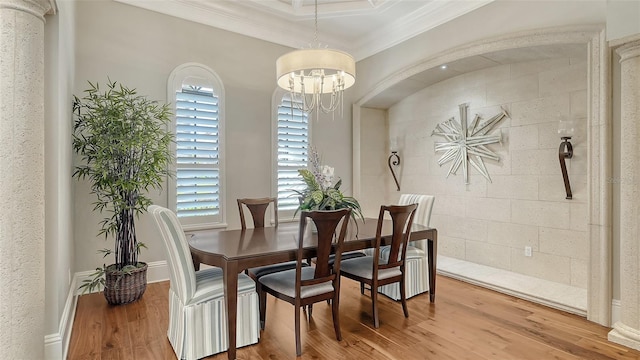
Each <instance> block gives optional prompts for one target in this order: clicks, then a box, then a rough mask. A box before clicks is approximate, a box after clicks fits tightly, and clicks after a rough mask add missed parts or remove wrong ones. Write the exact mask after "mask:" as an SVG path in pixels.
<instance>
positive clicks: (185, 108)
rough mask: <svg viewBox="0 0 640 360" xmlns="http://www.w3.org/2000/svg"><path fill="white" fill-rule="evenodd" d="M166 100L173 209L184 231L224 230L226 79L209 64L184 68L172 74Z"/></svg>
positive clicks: (188, 65)
mask: <svg viewBox="0 0 640 360" xmlns="http://www.w3.org/2000/svg"><path fill="white" fill-rule="evenodd" d="M167 98H168V99H170V100H172V103H173V110H174V114H175V116H174V122H173V130H174V133H175V135H176V141H175V144H174V147H173V151H174V154H175V162H174V166H175V176H174V177H171V178H170V179H169V186H168V190H169V191H168V194H169V201H168V203H169V207H170V208H171V209H173V210H174V211H175V212H176V214H177V215H178V218H179V219H180V222H181V223H182V225H183V227H184V228H185V230H197V229H205V228H211V227H220V226H225V225H226V224H225V219H226V217H225V212H224V210H225V209H224V131H223V129H224V87H223V85H222V81H221V80H220V78H219V77H218V75H217V74H216V73H215V72H214V71H213V70H211V69H210V68H208V67H207V66H204V65H201V64H195V63H187V64H183V65H180V66H178V67H177V68H175V69H174V70H173V71H172V72H171V75H169V81H168V96H167Z"/></svg>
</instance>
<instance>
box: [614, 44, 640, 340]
mask: <svg viewBox="0 0 640 360" xmlns="http://www.w3.org/2000/svg"><path fill="white" fill-rule="evenodd" d="M616 52H617V53H618V55H620V71H621V87H620V99H621V100H620V105H621V108H620V116H621V118H620V123H621V125H620V127H621V144H620V148H621V156H620V162H621V164H620V180H621V181H620V302H621V312H620V321H618V322H616V323H615V324H614V326H613V330H611V332H610V333H609V340H611V341H613V342H616V343H619V344H622V345H625V346H628V347H631V348H634V349H640V187H639V186H638V184H640V37H635V38H634V39H633V40H632V41H629V42H627V43H625V44H624V45H622V46H620V47H619V48H617V49H616Z"/></svg>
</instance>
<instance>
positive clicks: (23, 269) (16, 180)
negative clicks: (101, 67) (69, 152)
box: [0, 0, 51, 359]
mask: <svg viewBox="0 0 640 360" xmlns="http://www.w3.org/2000/svg"><path fill="white" fill-rule="evenodd" d="M50 9H51V3H50V2H49V1H48V0H0V152H1V153H0V195H1V196H0V199H2V200H1V201H2V204H1V205H0V289H2V295H1V296H0V324H2V326H0V344H2V350H1V352H2V355H0V357H2V358H6V359H42V358H44V293H45V289H44V285H45V284H44V225H45V224H44V160H43V155H44V154H43V150H44V17H43V16H44V14H45V13H47V12H48V11H49V10H50Z"/></svg>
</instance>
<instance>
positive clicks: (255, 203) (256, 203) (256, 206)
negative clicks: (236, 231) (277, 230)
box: [238, 197, 278, 229]
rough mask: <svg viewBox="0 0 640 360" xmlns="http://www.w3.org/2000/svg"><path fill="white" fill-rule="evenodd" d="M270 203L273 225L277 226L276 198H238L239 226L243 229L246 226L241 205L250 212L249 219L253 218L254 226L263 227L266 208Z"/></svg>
mask: <svg viewBox="0 0 640 360" xmlns="http://www.w3.org/2000/svg"><path fill="white" fill-rule="evenodd" d="M270 204H273V221H274V226H278V199H277V198H274V197H272V198H257V199H250V198H244V199H238V210H239V211H240V226H241V227H242V228H243V229H246V228H247V223H246V220H245V216H244V209H243V205H244V206H246V208H247V209H249V212H250V213H251V219H252V220H253V227H254V228H263V227H264V224H265V221H264V220H265V215H266V213H267V208H268V207H269V205H270Z"/></svg>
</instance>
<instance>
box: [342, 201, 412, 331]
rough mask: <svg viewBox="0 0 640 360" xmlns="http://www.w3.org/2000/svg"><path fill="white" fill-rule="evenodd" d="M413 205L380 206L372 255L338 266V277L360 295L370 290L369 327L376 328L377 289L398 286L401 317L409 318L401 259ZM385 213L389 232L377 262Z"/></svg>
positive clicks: (409, 232) (402, 259)
mask: <svg viewBox="0 0 640 360" xmlns="http://www.w3.org/2000/svg"><path fill="white" fill-rule="evenodd" d="M417 207H418V205H417V204H409V205H389V206H385V205H383V206H381V207H380V213H379V215H378V227H377V230H376V242H375V247H374V253H373V256H365V257H359V258H355V259H349V260H344V261H343V262H342V265H341V266H340V275H341V276H344V277H347V278H349V279H352V280H355V281H358V282H360V292H361V293H364V285H365V284H367V285H369V286H370V288H371V303H372V310H373V314H372V315H373V326H374V327H376V328H378V327H380V320H379V319H378V287H380V286H383V285H387V284H392V283H399V284H400V299H401V300H402V310H403V311H404V316H405V317H409V309H408V308H407V298H406V296H405V286H404V282H405V258H406V253H407V244H408V242H409V237H410V234H411V225H412V224H413V218H414V216H415V213H416V208H417ZM385 214H389V215H390V216H391V221H392V224H393V232H392V235H391V244H390V245H389V256H388V257H387V260H386V261H385V260H382V259H381V256H380V255H381V254H380V252H381V247H380V245H381V243H382V235H381V234H382V225H383V222H384V217H385Z"/></svg>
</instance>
